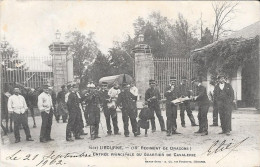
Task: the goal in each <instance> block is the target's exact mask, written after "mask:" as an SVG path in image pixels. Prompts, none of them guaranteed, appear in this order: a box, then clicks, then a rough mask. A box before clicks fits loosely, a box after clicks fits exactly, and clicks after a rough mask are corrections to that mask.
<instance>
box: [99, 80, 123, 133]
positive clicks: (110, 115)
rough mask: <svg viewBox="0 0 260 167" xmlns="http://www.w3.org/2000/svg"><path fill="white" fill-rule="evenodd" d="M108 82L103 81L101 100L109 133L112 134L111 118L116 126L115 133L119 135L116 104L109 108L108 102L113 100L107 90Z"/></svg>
mask: <svg viewBox="0 0 260 167" xmlns="http://www.w3.org/2000/svg"><path fill="white" fill-rule="evenodd" d="M107 85H108V83H107V82H102V89H101V91H100V92H101V95H100V97H101V101H102V108H103V112H104V115H105V118H106V124H107V134H108V135H111V134H112V130H111V121H110V120H111V119H112V123H113V127H114V134H115V135H119V134H120V133H119V128H118V122H117V113H116V106H115V105H114V108H108V103H109V102H111V98H110V96H109V95H108V90H107Z"/></svg>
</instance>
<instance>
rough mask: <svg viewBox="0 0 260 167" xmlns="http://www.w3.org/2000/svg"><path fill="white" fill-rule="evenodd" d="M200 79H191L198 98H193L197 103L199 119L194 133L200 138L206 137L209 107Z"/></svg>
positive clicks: (205, 91)
mask: <svg viewBox="0 0 260 167" xmlns="http://www.w3.org/2000/svg"><path fill="white" fill-rule="evenodd" d="M201 82H202V79H201V78H199V79H195V78H193V79H192V83H193V84H195V85H196V87H197V94H198V96H196V97H194V98H193V100H194V101H196V102H198V107H199V109H198V111H199V113H198V119H199V130H198V131H197V132H195V133H202V135H201V136H205V135H208V118H207V114H208V110H209V106H210V101H209V98H208V95H207V90H206V88H205V87H204V86H202V84H201Z"/></svg>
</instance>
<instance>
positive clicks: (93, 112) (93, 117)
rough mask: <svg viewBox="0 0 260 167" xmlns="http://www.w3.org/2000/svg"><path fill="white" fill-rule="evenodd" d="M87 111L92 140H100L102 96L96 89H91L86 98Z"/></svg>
mask: <svg viewBox="0 0 260 167" xmlns="http://www.w3.org/2000/svg"><path fill="white" fill-rule="evenodd" d="M85 102H86V110H87V111H88V121H89V122H88V123H89V125H90V135H91V140H94V139H96V138H100V137H99V136H98V130H99V122H100V104H101V99H100V94H99V92H98V91H97V90H96V88H95V87H92V89H90V91H89V94H88V95H87V97H86V101H85Z"/></svg>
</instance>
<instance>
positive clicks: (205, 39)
mask: <svg viewBox="0 0 260 167" xmlns="http://www.w3.org/2000/svg"><path fill="white" fill-rule="evenodd" d="M212 39H213V36H212V34H211V32H210V30H209V29H208V27H207V28H206V29H205V30H204V31H203V30H202V35H201V40H200V47H203V46H206V45H208V44H210V43H212Z"/></svg>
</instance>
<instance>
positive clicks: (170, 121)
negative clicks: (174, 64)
mask: <svg viewBox="0 0 260 167" xmlns="http://www.w3.org/2000/svg"><path fill="white" fill-rule="evenodd" d="M170 82H171V83H170V85H168V86H167V87H166V90H165V93H164V96H165V97H166V117H167V136H171V134H180V133H178V132H177V131H176V129H177V123H176V119H177V105H175V104H173V103H172V102H171V101H172V100H175V99H177V98H178V90H177V88H176V85H175V83H176V77H170Z"/></svg>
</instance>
